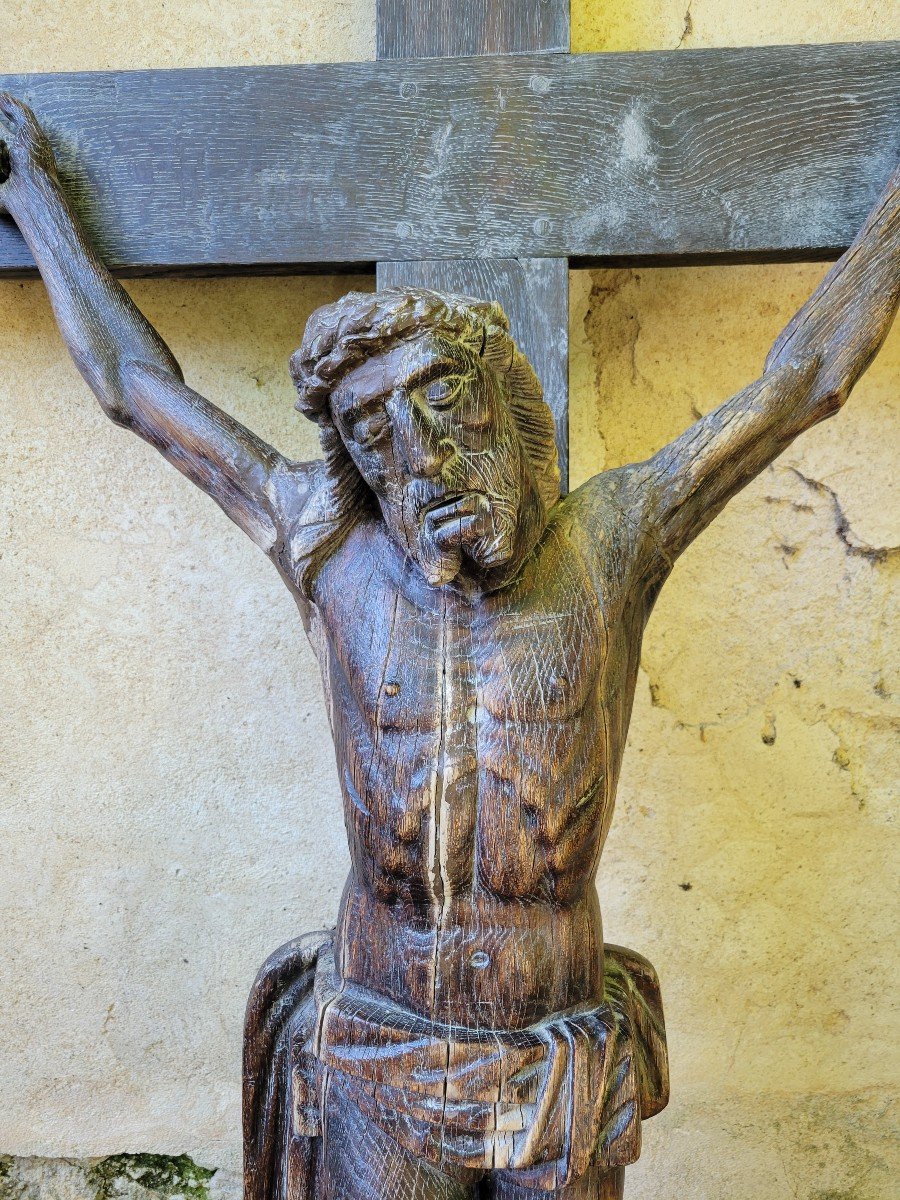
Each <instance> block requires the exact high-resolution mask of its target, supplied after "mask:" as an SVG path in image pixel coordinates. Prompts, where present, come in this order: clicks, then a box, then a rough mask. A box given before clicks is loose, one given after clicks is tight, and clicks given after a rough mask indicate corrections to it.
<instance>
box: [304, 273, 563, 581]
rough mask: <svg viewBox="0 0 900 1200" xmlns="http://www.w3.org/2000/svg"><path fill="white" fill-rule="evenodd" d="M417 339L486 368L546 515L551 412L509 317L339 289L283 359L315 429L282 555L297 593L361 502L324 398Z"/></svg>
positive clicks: (413, 295)
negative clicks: (316, 447)
mask: <svg viewBox="0 0 900 1200" xmlns="http://www.w3.org/2000/svg"><path fill="white" fill-rule="evenodd" d="M423 333H437V334H440V335H443V336H445V337H448V338H449V339H451V340H452V341H454V342H456V343H457V344H461V345H462V346H464V347H465V348H467V349H468V350H469V351H470V353H471V354H473V355H474V356H476V357H478V358H481V359H482V360H483V361H484V362H485V363H487V364H488V365H489V366H490V367H491V368H492V369H493V371H494V372H495V374H496V377H497V379H498V381H499V383H500V385H501V387H502V389H503V396H504V399H505V401H506V404H507V406H508V408H509V412H510V415H511V416H512V419H513V421H514V423H515V426H516V429H517V431H518V434H519V437H520V439H521V441H522V445H523V447H524V450H525V453H526V454H527V456H528V460H529V462H530V464H531V468H532V471H533V472H534V479H535V483H536V485H537V489H538V492H539V494H540V497H541V499H542V501H543V503H544V505H545V507H546V508H547V509H548V510H549V509H550V508H551V507H552V506H553V505H554V504H555V503H556V501H557V500H558V499H559V461H558V457H557V451H556V432H555V427H554V422H553V414H552V413H551V412H550V409H549V408H548V406H547V405H546V404H545V402H544V396H543V390H542V388H541V385H540V382H539V381H538V378H537V376H536V375H535V373H534V371H533V369H532V367H531V364H530V363H529V361H528V359H527V358H526V357H525V355H524V354H523V353H522V352H521V350H519V348H518V346H516V344H515V342H514V341H513V339H512V337H511V336H510V332H509V320H508V319H507V317H506V314H505V313H504V312H503V309H502V308H501V307H500V305H499V304H497V303H496V302H494V301H484V300H473V299H471V298H469V297H467V296H451V295H444V294H441V293H438V292H432V291H428V290H426V289H425V288H387V289H385V290H383V291H380V292H349V293H348V294H347V295H346V296H343V297H342V298H341V299H340V300H336V301H335V302H334V303H333V304H326V305H324V306H323V307H322V308H319V309H317V310H316V311H315V312H314V313H313V314H312V316H311V317H310V318H309V320H308V322H307V324H306V330H305V332H304V334H303V342H302V345H301V346H300V349H299V350H297V351H296V352H295V353H294V354H293V355H292V356H291V363H290V369H291V376H292V378H293V380H294V383H295V385H296V387H297V395H298V400H297V408H298V409H299V410H300V412H302V413H304V414H305V415H306V416H307V417H309V419H310V420H311V421H315V422H316V423H317V424H318V426H319V440H320V441H321V444H322V451H323V454H324V459H325V461H324V463H323V471H322V485H321V487H319V488H318V489H317V490H316V493H315V495H314V496H313V497H312V498H311V499H310V502H309V503H308V504H307V506H306V510H305V511H304V514H303V518H302V522H301V525H300V526H299V527H298V528H297V529H296V530H295V533H294V536H293V538H292V557H293V559H294V561H295V563H298V571H299V583H300V586H301V588H302V589H303V590H304V591H307V590H308V587H309V584H310V583H311V581H312V578H313V576H314V574H315V572H316V571H317V570H318V569H319V567H320V566H321V565H322V563H323V562H324V561H325V559H326V558H327V557H328V556H329V555H330V554H331V553H333V552H334V550H336V549H337V547H338V546H339V545H340V543H341V542H342V541H343V540H344V538H345V537H346V536H347V534H348V533H349V532H350V530H351V529H352V527H353V526H354V524H355V523H356V522H357V521H358V520H359V517H360V514H361V513H362V512H364V511H365V510H366V509H367V508H368V507H369V506H370V504H371V494H370V492H369V489H368V487H367V485H366V483H365V481H364V480H363V478H362V476H361V475H360V474H359V471H358V470H357V468H356V465H355V463H354V462H353V460H352V459H351V457H350V455H349V454H348V452H347V449H346V447H345V446H344V443H343V441H342V440H341V436H340V434H339V432H338V430H337V428H336V426H335V424H334V419H333V417H332V413H331V407H330V404H329V399H330V396H331V392H332V390H333V389H334V387H335V386H336V384H337V383H338V381H339V380H340V379H341V378H342V376H344V375H345V374H346V373H347V372H348V371H350V370H351V369H352V368H353V367H355V366H357V365H358V364H359V363H361V362H363V361H364V360H365V359H368V358H371V357H372V356H373V355H376V354H380V353H381V352H383V351H384V350H387V349H389V348H390V347H391V346H394V345H396V344H397V343H398V342H403V341H408V340H410V339H412V338H415V337H418V336H420V335H421V334H423Z"/></svg>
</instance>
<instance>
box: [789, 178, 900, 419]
mask: <svg viewBox="0 0 900 1200" xmlns="http://www.w3.org/2000/svg"><path fill="white" fill-rule="evenodd" d="M898 303H900V167H898V168H897V170H896V171H895V172H894V174H893V176H892V177H891V179H890V180H889V182H888V184H887V186H886V188H885V189H884V191H883V192H882V194H881V196H880V197H879V199H878V202H877V203H876V205H875V207H874V208H873V209H872V211H871V213H870V214H869V216H868V218H867V219H866V222H865V224H864V225H863V227H862V229H861V230H860V232H859V235H858V236H857V238H856V239H855V241H854V242H853V244H852V245H851V246H850V248H849V249H848V250H847V252H846V253H845V254H844V255H843V256H842V257H841V258H840V259H839V260H838V261H837V263H835V265H834V266H833V267H832V268H831V270H830V271H829V272H828V274H827V275H826V276H825V278H824V279H823V281H822V283H821V284H820V285H819V287H818V288H817V289H816V291H815V292H814V294H813V295H812V296H811V297H810V299H809V300H808V301H807V303H806V304H804V305H803V307H802V308H801V309H800V311H799V312H798V313H797V315H796V316H795V317H794V318H793V320H792V321H791V322H790V324H789V325H788V326H787V327H786V328H785V329H784V331H783V332H782V333H781V335H780V336H779V338H778V339H777V340H776V342H775V345H774V346H773V347H772V350H771V352H770V354H769V357H768V359H767V361H766V371H767V372H768V371H772V370H777V369H778V368H779V367H781V366H784V365H785V364H787V363H793V364H794V365H799V364H801V363H807V362H811V361H813V360H814V361H815V362H816V364H817V367H816V371H815V374H814V378H813V381H812V385H811V388H810V392H809V396H808V397H807V398H806V400H805V402H804V403H803V404H801V405H799V406H798V408H797V410H796V411H795V413H794V414H793V420H792V423H793V424H795V425H796V428H795V429H792V430H791V431H786V432H789V434H790V436H793V435H794V434H796V433H798V432H800V431H801V430H802V429H804V428H807V427H808V426H809V425H812V424H814V423H815V422H816V421H820V420H822V419H823V418H824V417H827V416H830V415H831V414H832V413H833V412H835V411H837V409H838V408H840V406H841V405H842V404H843V402H844V401H845V400H846V398H847V396H848V395H849V393H850V391H851V389H852V388H853V386H854V384H855V383H856V381H857V380H858V379H859V377H860V376H861V375H862V374H863V372H864V371H865V370H866V368H867V367H868V365H869V363H870V362H871V361H872V359H873V358H874V357H875V355H876V353H877V352H878V350H879V348H880V347H881V344H882V342H883V341H884V339H885V337H886V336H887V333H888V331H889V329H890V327H891V323H892V321H893V319H894V315H895V313H896V311H897V306H898Z"/></svg>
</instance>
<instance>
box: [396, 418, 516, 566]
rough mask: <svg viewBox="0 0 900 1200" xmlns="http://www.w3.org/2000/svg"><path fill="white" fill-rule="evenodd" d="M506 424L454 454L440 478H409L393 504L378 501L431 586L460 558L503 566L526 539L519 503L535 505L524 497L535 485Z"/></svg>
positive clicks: (512, 432) (514, 435)
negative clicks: (479, 444) (473, 449)
mask: <svg viewBox="0 0 900 1200" xmlns="http://www.w3.org/2000/svg"><path fill="white" fill-rule="evenodd" d="M507 422H509V424H508V425H507ZM504 425H505V426H506V427H505V428H503V427H502V428H501V429H499V430H498V436H497V440H496V441H495V443H494V444H493V446H492V447H491V449H490V450H489V451H485V452H482V453H479V454H469V455H467V454H466V452H465V451H463V452H461V453H459V454H457V455H456V456H455V458H454V459H453V461H452V462H451V463H450V464H448V466H447V467H445V468H444V470H443V472H442V475H441V478H440V479H439V480H427V479H413V480H411V481H410V482H408V483H407V484H406V486H405V488H404V489H403V492H402V496H401V497H400V503H399V504H396V503H394V504H385V505H383V506H382V511H383V512H384V516H385V520H386V521H387V523H388V525H389V526H390V527H391V528H392V530H393V532H394V535H395V537H397V540H398V541H400V543H401V544H402V545H405V546H406V548H407V550H408V552H409V554H410V556H411V557H412V558H413V559H414V560H415V561H416V562H417V563H418V565H419V567H420V568H421V570H422V573H423V574H424V575H425V578H426V579H427V580H428V582H429V583H430V584H432V585H433V586H441V585H443V584H447V583H451V582H452V581H453V580H454V579H456V577H457V576H458V575H459V573H460V571H461V570H462V568H463V564H464V562H465V561H466V560H468V561H469V562H470V563H471V565H472V566H473V567H474V569H475V572H476V573H477V574H480V573H482V572H485V571H489V570H496V569H498V568H502V567H503V566H505V565H507V564H508V563H510V562H511V561H512V559H513V558H514V557H515V556H516V554H517V552H518V551H520V550H521V548H522V545H523V542H528V541H529V539H528V536H527V533H525V531H524V530H523V521H524V520H525V517H526V511H525V510H526V509H527V510H528V512H529V513H530V512H531V510H532V509H533V508H534V504H533V503H526V501H527V500H531V498H532V497H531V494H532V493H534V491H535V489H534V486H533V483H532V481H531V477H530V472H529V469H528V465H527V461H526V458H525V452H524V449H523V447H522V443H521V442H520V440H519V438H518V436H517V434H516V432H515V429H514V428H512V427H511V421H510V419H509V418H508V417H507V418H506V422H504ZM530 523H531V524H533V523H534V521H533V519H532V520H531V521H530ZM523 533H524V536H523ZM527 548H530V547H527Z"/></svg>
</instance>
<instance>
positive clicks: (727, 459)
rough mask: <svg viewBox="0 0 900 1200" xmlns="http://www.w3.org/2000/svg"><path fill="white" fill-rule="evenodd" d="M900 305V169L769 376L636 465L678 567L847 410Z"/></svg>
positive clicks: (662, 545) (648, 510)
mask: <svg viewBox="0 0 900 1200" xmlns="http://www.w3.org/2000/svg"><path fill="white" fill-rule="evenodd" d="M898 301H900V168H898V169H897V170H896V171H895V172H894V175H893V176H892V178H891V179H890V181H889V183H888V185H887V187H886V188H885V190H884V192H883V193H882V195H881V197H880V198H879V200H878V203H877V204H876V206H875V208H874V209H873V210H872V212H871V213H870V215H869V217H868V219H867V220H866V223H865V225H864V226H863V228H862V230H861V231H860V233H859V236H858V237H857V238H856V240H855V241H854V243H853V245H852V246H851V247H850V249H849V250H847V252H846V253H845V254H844V255H843V257H842V258H840V259H839V260H838V262H837V263H836V264H835V265H834V266H833V267H832V269H831V270H830V271H829V272H828V274H827V275H826V276H825V279H824V280H823V281H822V283H821V284H820V285H819V287H818V288H817V290H816V291H815V293H814V294H813V296H812V297H811V299H810V300H808V301H807V303H806V304H805V305H804V306H803V308H801V309H800V311H799V312H798V313H797V315H796V316H795V317H794V319H793V320H792V321H791V322H790V324H789V325H788V326H787V327H786V328H785V329H784V331H783V332H782V333H781V335H780V336H779V337H778V339H777V340H776V342H775V345H774V346H773V347H772V350H771V352H770V353H769V356H768V358H767V360H766V365H765V370H764V372H763V374H762V376H761V378H760V379H758V380H757V381H756V382H755V383H752V384H751V385H750V386H749V387H748V388H745V389H744V391H742V392H739V393H738V394H737V395H736V396H734V397H732V399H731V400H728V401H727V402H726V403H725V404H723V405H722V406H721V407H720V408H717V409H716V410H715V411H714V412H712V413H710V414H709V415H708V416H706V417H703V418H702V419H701V420H700V421H698V422H697V423H696V424H695V425H692V426H691V427H690V429H688V430H687V431H686V432H685V433H683V434H682V435H681V437H680V438H677V439H676V440H675V441H674V442H671V443H670V444H669V445H668V446H665V447H664V448H663V449H662V450H660V451H659V452H658V453H657V454H656V455H654V457H653V458H652V459H650V460H649V461H648V462H647V463H644V464H641V466H640V467H638V468H637V469H636V477H635V483H637V484H638V486H639V490H640V493H641V500H640V506H641V508H643V519H644V521H646V522H647V523H648V525H649V526H650V530H649V532H650V533H651V535H652V539H653V542H654V543H655V545H656V547H657V549H658V550H659V552H660V554H661V555H662V556H663V558H664V559H665V560H667V561H668V562H672V561H674V559H675V558H676V557H677V556H678V555H679V554H680V553H681V551H682V550H683V549H684V548H685V547H686V546H687V545H688V544H689V543H690V542H691V541H692V540H693V539H694V538H695V537H696V536H697V534H698V533H700V532H701V531H702V530H704V529H705V528H706V526H707V525H708V524H709V523H710V521H711V520H712V519H713V518H714V517H715V516H716V515H717V514H718V513H719V512H720V511H721V510H722V508H723V507H724V505H725V504H726V503H727V502H728V501H729V500H730V499H731V497H732V496H734V495H735V493H736V492H738V491H740V489H741V488H742V487H744V485H745V484H747V483H749V482H750V480H751V479H753V478H754V477H755V476H756V475H758V474H759V472H760V471H762V470H763V468H764V467H766V466H768V464H769V463H770V462H772V460H773V459H774V458H776V457H777V456H778V455H779V454H780V453H781V452H782V450H784V449H785V448H786V447H787V446H788V445H789V444H790V443H791V442H792V441H793V440H794V438H795V437H796V436H797V435H798V434H799V433H802V432H803V431H804V430H805V429H809V428H810V427H811V426H812V425H815V424H816V423H817V422H819V421H822V420H824V419H825V417H830V416H832V415H833V414H834V413H836V412H837V411H838V409H839V408H841V406H842V405H843V404H844V402H845V400H846V399H847V397H848V395H849V394H850V391H851V389H852V388H853V385H854V384H855V383H856V381H857V380H858V379H859V377H860V376H861V375H862V374H863V372H864V371H865V369H866V368H867V367H868V365H869V363H870V362H871V361H872V359H873V358H874V357H875V355H876V353H877V352H878V350H879V348H880V346H881V344H882V342H883V341H884V339H885V337H886V336H887V333H888V330H889V329H890V327H891V322H892V321H893V318H894V313H895V311H896V309H897V305H898Z"/></svg>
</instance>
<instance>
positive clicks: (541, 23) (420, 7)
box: [376, 0, 569, 58]
mask: <svg viewBox="0 0 900 1200" xmlns="http://www.w3.org/2000/svg"><path fill="white" fill-rule="evenodd" d="M376 11H377V17H376V46H377V54H378V57H379V58H448V57H454V58H459V57H462V56H464V55H474V54H517V53H522V52H523V51H525V52H527V51H533V50H568V49H569V3H568V0H515V2H514V3H512V4H511V3H509V0H378V6H377V10H376Z"/></svg>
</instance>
